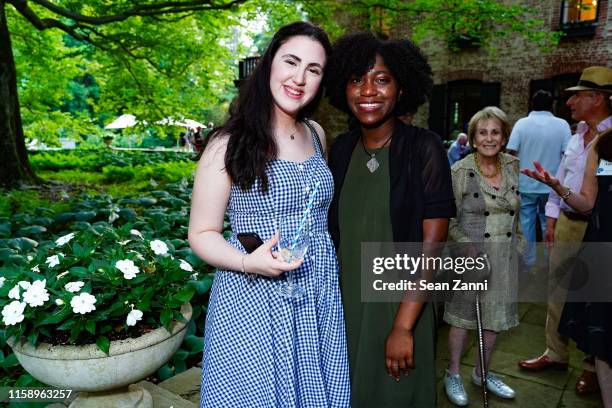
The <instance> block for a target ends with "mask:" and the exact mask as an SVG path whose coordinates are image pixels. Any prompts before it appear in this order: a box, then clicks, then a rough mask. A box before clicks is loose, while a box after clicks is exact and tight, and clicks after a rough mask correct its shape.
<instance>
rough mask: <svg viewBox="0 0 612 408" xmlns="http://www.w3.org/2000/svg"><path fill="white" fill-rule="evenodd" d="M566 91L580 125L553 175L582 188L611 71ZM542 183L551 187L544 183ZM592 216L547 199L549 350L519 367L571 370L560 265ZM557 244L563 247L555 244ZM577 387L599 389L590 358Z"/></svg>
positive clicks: (598, 71) (590, 71) (605, 121)
mask: <svg viewBox="0 0 612 408" xmlns="http://www.w3.org/2000/svg"><path fill="white" fill-rule="evenodd" d="M566 91H568V92H572V96H571V97H570V98H569V99H568V100H567V106H568V107H569V108H570V109H571V112H572V119H574V120H576V121H579V123H578V125H577V127H576V129H577V132H576V134H575V135H574V136H573V137H572V138H571V139H570V141H569V143H568V145H567V148H566V149H565V153H564V155H563V159H562V160H561V164H560V166H559V168H558V169H557V172H556V175H555V178H556V179H558V180H559V182H560V183H561V184H562V185H564V186H568V187H569V188H571V189H572V191H580V189H581V187H582V183H583V175H584V170H585V166H586V164H587V156H588V152H589V151H590V150H591V148H592V146H593V145H594V143H595V140H596V137H597V135H598V134H599V133H601V132H603V131H604V130H606V129H609V128H610V127H612V116H611V115H612V109H611V108H610V101H609V100H608V96H609V95H610V93H612V69H610V68H606V67H589V68H586V69H585V70H584V71H583V72H582V76H581V77H580V81H579V82H578V85H577V86H574V87H571V88H568V89H566ZM530 165H531V163H527V164H526V166H530ZM543 167H544V166H543ZM544 168H546V167H544ZM551 172H552V171H551ZM524 177H527V176H524ZM532 181H533V182H537V181H536V180H532ZM542 185H543V186H545V187H546V188H548V186H546V185H545V184H542ZM588 220H589V216H588V215H585V214H582V213H580V212H577V211H576V210H575V209H573V208H572V207H571V206H569V205H568V204H567V203H566V202H565V201H564V200H562V198H561V197H560V196H559V194H557V193H556V192H555V191H551V192H550V194H549V198H548V202H547V203H546V231H545V233H544V240H545V242H546V243H547V245H549V246H551V247H552V248H551V251H550V263H549V282H550V284H549V295H548V296H549V301H548V306H547V314H546V328H545V330H546V350H545V351H544V353H543V354H541V355H540V356H538V357H534V358H530V359H526V360H522V361H519V363H518V364H519V367H520V368H521V369H523V370H526V371H534V372H538V371H543V370H547V369H557V370H567V368H568V361H569V347H568V338H567V337H565V336H562V335H560V334H559V332H558V331H557V329H558V326H559V319H560V318H561V312H562V310H563V303H564V302H563V300H564V299H565V292H566V291H565V289H563V287H562V286H560V285H559V282H561V281H562V280H564V278H565V277H564V270H563V269H562V268H561V265H563V264H564V263H565V262H566V260H568V259H570V258H571V257H573V256H575V255H576V252H577V251H578V249H579V246H578V245H576V243H578V242H581V241H582V239H583V237H584V233H585V231H586V228H587V224H588ZM554 243H560V244H562V245H560V246H557V247H555V246H554ZM572 243H573V244H572ZM575 390H576V393H578V394H579V395H584V394H590V393H594V392H597V391H598V390H599V386H598V383H597V375H596V373H595V366H594V365H593V361H592V358H588V357H587V358H586V359H585V361H584V363H583V371H582V374H581V375H580V376H579V377H578V380H577V381H576V386H575Z"/></svg>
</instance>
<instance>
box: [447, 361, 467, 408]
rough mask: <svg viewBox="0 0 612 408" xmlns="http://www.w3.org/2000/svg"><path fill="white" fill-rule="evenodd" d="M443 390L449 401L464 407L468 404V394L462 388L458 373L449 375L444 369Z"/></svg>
mask: <svg viewBox="0 0 612 408" xmlns="http://www.w3.org/2000/svg"><path fill="white" fill-rule="evenodd" d="M444 391H446V396H447V397H448V399H449V401H450V402H452V403H453V404H455V405H457V406H459V407H465V406H467V404H468V402H469V401H468V395H467V393H466V392H465V388H463V380H462V379H461V376H460V375H459V374H455V375H451V373H449V372H448V370H446V375H445V376H444Z"/></svg>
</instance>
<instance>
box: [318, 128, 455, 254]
mask: <svg viewBox="0 0 612 408" xmlns="http://www.w3.org/2000/svg"><path fill="white" fill-rule="evenodd" d="M360 137H361V130H360V129H359V128H357V129H354V130H352V131H350V132H348V133H344V134H342V135H340V136H338V137H337V138H336V139H335V140H334V142H333V143H332V146H331V147H330V150H329V167H330V169H331V171H332V174H333V177H334V186H335V189H334V198H333V201H332V203H331V206H330V208H329V221H328V222H329V232H330V234H331V237H332V239H333V241H334V244H335V245H336V248H338V244H339V242H340V226H339V219H338V205H339V200H340V192H341V191H342V186H343V184H344V176H345V174H346V171H347V169H348V165H349V162H350V160H351V155H352V153H353V150H354V149H355V146H356V145H357V142H358V141H359V139H360ZM389 149H390V151H389V176H390V186H391V188H390V189H391V191H390V197H389V205H390V207H391V208H390V214H391V226H392V230H393V240H394V241H395V242H421V241H422V240H423V220H424V219H428V218H452V217H454V216H455V211H456V210H455V200H454V196H453V187H452V180H451V173H450V167H449V164H448V159H447V157H446V152H445V151H444V147H443V146H442V142H441V140H440V137H439V136H438V135H437V134H435V133H433V132H431V131H429V130H426V129H422V128H418V127H415V126H411V125H405V124H403V123H402V122H399V121H398V124H397V125H396V127H395V130H394V131H393V138H392V139H391V145H390V146H389ZM366 159H367V157H366V156H365V155H364V159H363V165H364V166H365V163H366V161H367V160H366ZM355 205H359V204H358V203H356V204H355Z"/></svg>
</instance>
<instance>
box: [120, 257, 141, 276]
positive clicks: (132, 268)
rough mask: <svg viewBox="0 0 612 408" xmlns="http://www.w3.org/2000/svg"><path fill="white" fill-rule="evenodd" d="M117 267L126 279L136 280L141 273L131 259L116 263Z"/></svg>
mask: <svg viewBox="0 0 612 408" xmlns="http://www.w3.org/2000/svg"><path fill="white" fill-rule="evenodd" d="M115 267H116V268H117V269H119V270H120V271H121V272H123V277H124V278H125V279H128V280H129V279H134V278H135V277H136V275H137V274H138V273H140V269H138V267H137V266H136V265H134V261H132V260H130V259H122V260H121V261H117V262H115Z"/></svg>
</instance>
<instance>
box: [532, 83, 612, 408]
mask: <svg viewBox="0 0 612 408" xmlns="http://www.w3.org/2000/svg"><path fill="white" fill-rule="evenodd" d="M608 84H610V82H608ZM587 86H590V87H592V86H593V82H591V83H590V84H589V85H587ZM611 89H612V87H608V88H607V89H606V88H604V89H603V92H602V93H603V94H604V96H605V99H604V100H605V101H606V102H608V103H612V102H610V100H612V96H610V100H608V95H607V94H608V93H612V92H609V91H610V90H611ZM534 165H535V171H534V170H529V169H523V170H522V171H523V173H524V174H526V175H528V176H530V177H533V178H534V179H536V180H538V181H541V182H542V183H545V184H546V185H548V186H550V187H551V188H552V189H553V190H554V191H555V193H556V194H558V195H559V196H560V197H562V198H563V201H564V202H565V203H566V204H567V205H568V206H570V207H571V208H573V209H574V211H577V212H579V213H581V214H585V213H590V219H589V224H588V227H587V229H586V232H585V235H584V242H586V243H595V242H601V243H606V244H607V246H608V247H609V245H610V243H611V242H612V211H610V209H611V208H612V128H609V129H608V130H606V131H605V132H603V133H602V134H601V135H600V136H598V137H597V140H596V141H595V144H594V145H593V148H592V149H590V150H589V153H588V157H587V164H586V166H585V172H584V178H583V181H582V187H581V189H580V191H579V192H578V191H574V190H573V189H572V188H571V187H569V186H566V185H563V184H562V183H561V181H560V180H559V179H558V178H556V177H553V176H552V175H551V174H550V173H548V172H547V171H546V170H545V169H544V168H543V167H542V166H541V165H540V164H539V163H537V162H535V163H534ZM587 245H588V244H587ZM591 245H592V246H583V248H582V249H583V250H584V252H582V251H581V253H579V254H578V257H579V258H581V259H582V263H583V265H584V264H586V265H589V266H590V268H589V270H587V271H585V270H581V269H578V270H575V271H573V273H572V274H573V276H572V278H573V279H572V283H571V284H572V285H573V284H574V283H577V282H582V281H583V279H584V276H581V275H583V274H584V273H585V272H588V273H589V275H590V276H589V280H590V282H589V284H590V285H591V287H595V288H598V287H600V288H606V289H604V292H607V295H608V298H607V301H605V302H604V301H601V299H593V301H591V298H590V296H589V301H581V302H566V303H565V305H564V307H563V313H562V315H561V319H560V322H559V332H560V333H561V334H562V335H565V336H567V337H569V338H571V339H573V340H574V341H575V342H576V344H577V345H578V348H579V349H581V350H582V351H584V352H585V353H586V354H588V355H591V356H594V359H595V368H596V370H597V379H598V383H599V387H600V389H601V397H602V400H603V405H604V408H612V302H610V301H609V295H610V292H609V287H610V269H609V266H610V264H611V263H612V255H611V253H610V251H609V250H607V248H606V246H604V245H599V246H598V247H597V248H598V249H597V248H596V249H595V252H593V251H592V249H593V248H594V244H591ZM590 249H591V251H590ZM593 259H595V261H593ZM577 264H578V263H577ZM578 272H580V273H578ZM574 279H575V280H574Z"/></svg>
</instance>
